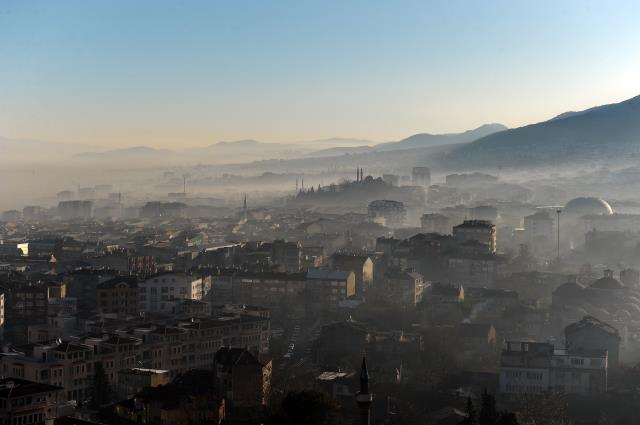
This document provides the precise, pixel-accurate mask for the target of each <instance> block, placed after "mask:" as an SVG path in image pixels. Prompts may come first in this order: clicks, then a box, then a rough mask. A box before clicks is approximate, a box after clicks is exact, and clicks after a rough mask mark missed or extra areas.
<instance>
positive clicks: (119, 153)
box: [75, 146, 177, 160]
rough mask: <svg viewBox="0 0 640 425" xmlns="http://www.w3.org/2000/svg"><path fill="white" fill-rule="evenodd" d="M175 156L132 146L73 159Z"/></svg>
mask: <svg viewBox="0 0 640 425" xmlns="http://www.w3.org/2000/svg"><path fill="white" fill-rule="evenodd" d="M175 154H177V152H175V151H171V150H168V149H156V148H152V147H149V146H134V147H131V148H122V149H113V150H108V151H105V152H82V153H79V154H76V155H75V157H76V158H85V159H100V160H131V159H154V158H155V159H157V158H168V157H171V156H173V155H175Z"/></svg>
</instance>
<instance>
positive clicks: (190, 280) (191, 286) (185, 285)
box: [138, 272, 211, 314]
mask: <svg viewBox="0 0 640 425" xmlns="http://www.w3.org/2000/svg"><path fill="white" fill-rule="evenodd" d="M210 290H211V277H210V276H196V275H191V274H186V273H176V272H165V273H159V274H156V275H154V276H151V277H149V278H147V279H145V280H143V281H141V282H140V283H139V284H138V309H139V310H140V311H143V312H147V313H165V314H171V313H173V312H174V307H175V303H176V301H179V300H184V299H191V300H201V299H202V298H203V297H204V296H205V295H206V294H207V293H208V292H209V291H210Z"/></svg>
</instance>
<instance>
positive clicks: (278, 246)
mask: <svg viewBox="0 0 640 425" xmlns="http://www.w3.org/2000/svg"><path fill="white" fill-rule="evenodd" d="M271 250H272V258H271V261H272V262H273V263H274V264H277V265H278V267H279V268H280V271H283V272H289V273H295V272H298V271H300V266H301V261H302V245H300V242H287V241H284V240H275V241H273V244H272V245H271Z"/></svg>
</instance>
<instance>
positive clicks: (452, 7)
mask: <svg viewBox="0 0 640 425" xmlns="http://www.w3.org/2000/svg"><path fill="white" fill-rule="evenodd" d="M244 6H245V7H232V6H231V5H229V4H225V3H221V2H206V3H199V2H195V3H191V4H190V5H189V7H185V6H183V5H177V4H174V5H168V4H160V3H157V2H150V1H141V2H135V3H133V2H124V1H113V2H106V3H97V4H91V5H89V4H87V3H84V2H75V1H63V2H56V3H55V4H53V3H47V2H36V3H25V2H14V1H8V2H3V4H2V5H1V6H0V12H1V13H0V34H1V35H2V37H0V51H1V52H2V53H3V63H4V64H8V66H3V67H2V69H0V93H2V96H0V136H2V137H6V138H11V139H35V140H46V141H57V142H63V143H73V144H78V143H80V144H88V145H93V146H104V147H108V148H110V149H117V148H123V147H131V146H143V145H144V146H151V147H154V148H159V149H182V148H192V147H201V146H205V145H208V144H211V143H215V142H217V141H221V140H244V139H255V140H260V141H267V142H280V143H294V142H299V141H305V140H320V139H326V138H332V137H340V138H347V139H364V140H372V141H375V142H386V141H393V140H400V139H402V138H404V137H407V136H409V135H411V134H416V133H423V132H429V133H434V134H442V133H455V132H459V131H464V130H468V129H471V128H475V127H478V126H480V125H482V124H484V123H491V122H499V123H502V124H504V125H506V126H507V127H510V128H514V127H519V126H522V125H526V124H530V123H535V122H539V121H543V120H546V119H548V118H550V117H551V116H554V115H557V114H561V113H563V112H566V111H570V110H581V109H585V108H588V107H591V106H593V105H601V104H607V103H612V102H618V101H621V100H623V99H626V98H629V97H632V96H634V95H636V94H637V93H640V83H639V82H638V80H637V75H639V74H640V59H638V58H640V54H639V53H640V52H639V51H638V49H639V47H638V45H637V43H636V40H638V39H640V29H639V28H638V26H637V22H636V21H635V17H636V16H638V15H639V12H640V10H638V8H639V6H638V4H637V3H636V2H631V1H619V2H615V5H613V6H614V7H612V5H611V4H610V3H607V4H604V3H599V2H584V1H566V2H563V3H562V4H561V5H558V4H557V3H556V2H536V4H535V5H533V4H531V5H527V4H523V3H512V2H504V1H496V2H491V3H486V4H484V3H482V4H480V3H477V4H476V3H462V2H461V3H453V4H444V3H434V2H406V3H403V4H401V5H396V4H393V5H392V4H385V3H375V2H374V3H371V2H366V3H359V2H350V3H349V4H343V3H341V2H333V3H323V4H322V5H321V6H320V5H313V4H300V3H298V2H277V3H275V4H269V5H266V4H264V3H260V2H247V3H246V4H245V5H244ZM311 17H313V19H311ZM594 28H606V31H595V30H594Z"/></svg>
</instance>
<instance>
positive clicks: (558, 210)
mask: <svg viewBox="0 0 640 425" xmlns="http://www.w3.org/2000/svg"><path fill="white" fill-rule="evenodd" d="M561 212H562V209H561V208H557V209H556V213H557V214H558V261H560V213H561Z"/></svg>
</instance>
